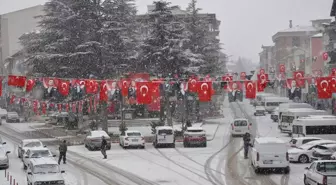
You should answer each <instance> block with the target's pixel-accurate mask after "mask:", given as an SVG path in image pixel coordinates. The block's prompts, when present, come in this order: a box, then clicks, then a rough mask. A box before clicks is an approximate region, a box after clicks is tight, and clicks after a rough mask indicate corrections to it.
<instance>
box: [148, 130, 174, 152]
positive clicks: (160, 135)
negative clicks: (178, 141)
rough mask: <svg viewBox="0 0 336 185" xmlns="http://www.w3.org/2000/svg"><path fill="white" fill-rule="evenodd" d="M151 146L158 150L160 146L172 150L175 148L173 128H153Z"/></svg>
mask: <svg viewBox="0 0 336 185" xmlns="http://www.w3.org/2000/svg"><path fill="white" fill-rule="evenodd" d="M153 145H154V147H155V148H158V147H160V146H170V147H172V148H175V134H174V130H173V127H169V126H159V127H155V135H154V141H153Z"/></svg>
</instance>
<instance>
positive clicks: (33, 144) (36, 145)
mask: <svg viewBox="0 0 336 185" xmlns="http://www.w3.org/2000/svg"><path fill="white" fill-rule="evenodd" d="M40 146H42V145H41V143H40V142H31V143H27V144H25V145H24V147H40Z"/></svg>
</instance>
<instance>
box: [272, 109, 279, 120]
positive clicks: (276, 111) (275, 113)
mask: <svg viewBox="0 0 336 185" xmlns="http://www.w3.org/2000/svg"><path fill="white" fill-rule="evenodd" d="M271 120H273V121H274V122H278V121H279V107H277V108H275V109H274V111H273V112H272V113H271Z"/></svg>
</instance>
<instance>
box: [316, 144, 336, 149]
mask: <svg viewBox="0 0 336 185" xmlns="http://www.w3.org/2000/svg"><path fill="white" fill-rule="evenodd" d="M320 146H324V147H327V148H335V147H336V143H331V144H324V145H320Z"/></svg>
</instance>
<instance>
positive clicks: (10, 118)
mask: <svg viewBox="0 0 336 185" xmlns="http://www.w3.org/2000/svg"><path fill="white" fill-rule="evenodd" d="M6 122H7V123H20V117H19V114H18V113H17V112H8V113H7V116H6Z"/></svg>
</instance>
